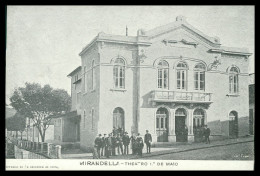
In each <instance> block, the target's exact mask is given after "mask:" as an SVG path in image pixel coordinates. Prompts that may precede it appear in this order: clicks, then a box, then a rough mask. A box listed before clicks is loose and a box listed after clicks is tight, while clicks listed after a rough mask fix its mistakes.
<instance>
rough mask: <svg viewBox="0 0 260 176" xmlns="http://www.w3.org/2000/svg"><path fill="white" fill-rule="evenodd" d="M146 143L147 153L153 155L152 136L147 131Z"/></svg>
mask: <svg viewBox="0 0 260 176" xmlns="http://www.w3.org/2000/svg"><path fill="white" fill-rule="evenodd" d="M144 142H145V144H146V151H147V153H151V143H152V135H151V134H150V133H149V131H148V130H146V134H145V136H144Z"/></svg>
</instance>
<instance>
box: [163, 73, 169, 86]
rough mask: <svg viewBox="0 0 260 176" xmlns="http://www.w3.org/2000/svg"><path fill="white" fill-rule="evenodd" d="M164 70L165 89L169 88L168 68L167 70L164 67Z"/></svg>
mask: <svg viewBox="0 0 260 176" xmlns="http://www.w3.org/2000/svg"><path fill="white" fill-rule="evenodd" d="M163 71H164V72H163V78H164V80H163V83H164V84H163V88H164V89H167V88H168V70H166V69H164V70H163Z"/></svg>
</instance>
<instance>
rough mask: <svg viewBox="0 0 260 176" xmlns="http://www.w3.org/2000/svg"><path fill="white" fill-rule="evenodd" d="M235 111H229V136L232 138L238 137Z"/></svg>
mask: <svg viewBox="0 0 260 176" xmlns="http://www.w3.org/2000/svg"><path fill="white" fill-rule="evenodd" d="M237 116H238V115H237V112H236V111H231V112H230V113H229V136H230V137H233V138H237V137H238V117H237Z"/></svg>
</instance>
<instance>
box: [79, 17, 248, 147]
mask: <svg viewBox="0 0 260 176" xmlns="http://www.w3.org/2000/svg"><path fill="white" fill-rule="evenodd" d="M79 55H80V56H81V74H80V79H81V91H80V96H81V99H80V103H79V104H80V105H79V106H80V114H81V122H80V144H81V149H83V150H84V149H85V150H87V149H89V148H92V147H93V141H94V138H95V137H96V135H97V134H99V133H101V134H103V133H110V132H111V131H112V128H113V127H116V128H119V127H121V128H123V129H124V130H125V131H127V132H128V133H130V134H131V133H137V132H139V133H140V134H141V135H144V134H145V130H149V132H150V133H151V134H152V137H153V142H154V143H157V142H168V143H173V142H183V141H194V140H195V138H196V134H197V129H199V128H201V127H202V126H203V125H206V124H207V125H208V127H209V128H210V129H211V134H212V136H227V137H238V136H243V135H247V134H248V133H249V125H248V123H249V111H248V101H249V99H248V83H249V76H248V58H249V56H250V55H251V54H250V53H249V51H248V50H247V49H245V48H233V47H225V46H222V45H221V43H220V39H219V38H218V37H209V36H207V35H205V34H203V33H202V32H200V31H199V30H197V29H196V28H194V27H193V26H191V25H190V24H188V23H187V21H186V19H185V17H183V16H178V17H177V18H176V21H175V22H173V23H170V24H167V25H164V26H160V27H157V28H155V29H152V30H149V31H145V30H143V29H140V30H138V31H137V36H119V35H109V34H105V33H103V32H101V33H99V34H98V35H97V36H96V37H95V38H94V39H93V40H92V41H91V42H90V43H89V44H88V45H87V46H86V47H85V48H83V50H82V51H81V52H80V54H79ZM74 102H75V98H74ZM185 126H186V127H187V128H188V132H187V133H188V134H186V133H185V130H184V129H185Z"/></svg>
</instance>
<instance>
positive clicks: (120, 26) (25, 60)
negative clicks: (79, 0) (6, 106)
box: [6, 6, 255, 103]
mask: <svg viewBox="0 0 260 176" xmlns="http://www.w3.org/2000/svg"><path fill="white" fill-rule="evenodd" d="M178 15H183V16H185V17H186V20H187V22H188V23H189V24H191V25H192V26H193V27H195V28H196V29H198V30H200V31H202V32H203V33H205V34H206V35H208V36H212V37H214V36H217V37H219V38H220V42H221V44H222V45H223V46H230V47H246V48H248V49H249V51H250V52H251V53H253V55H252V56H251V57H250V59H249V63H250V66H249V73H254V49H255V48H254V42H255V41H254V37H255V34H254V29H255V9H254V7H253V6H8V7H7V47H6V99H7V103H8V102H9V100H8V99H9V97H10V96H11V94H12V92H13V90H14V89H15V88H17V87H20V86H24V83H25V82H37V83H40V84H41V85H45V84H50V85H51V86H52V87H53V88H62V89H65V90H67V91H68V93H69V94H70V78H68V77H67V75H68V74H69V73H70V72H71V71H73V70H74V69H75V68H76V67H78V66H79V65H80V64H81V59H80V56H79V53H80V51H81V50H82V48H83V47H85V46H86V45H87V44H88V43H89V42H90V41H91V40H92V39H93V38H94V37H95V36H96V35H97V34H98V33H99V32H104V33H107V34H115V35H125V28H126V25H127V27H128V35H129V36H136V34H137V30H138V29H140V28H142V29H144V30H150V29H153V28H155V27H158V26H161V25H165V24H168V23H171V22H174V21H175V19H176V17H177V16H178Z"/></svg>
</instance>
